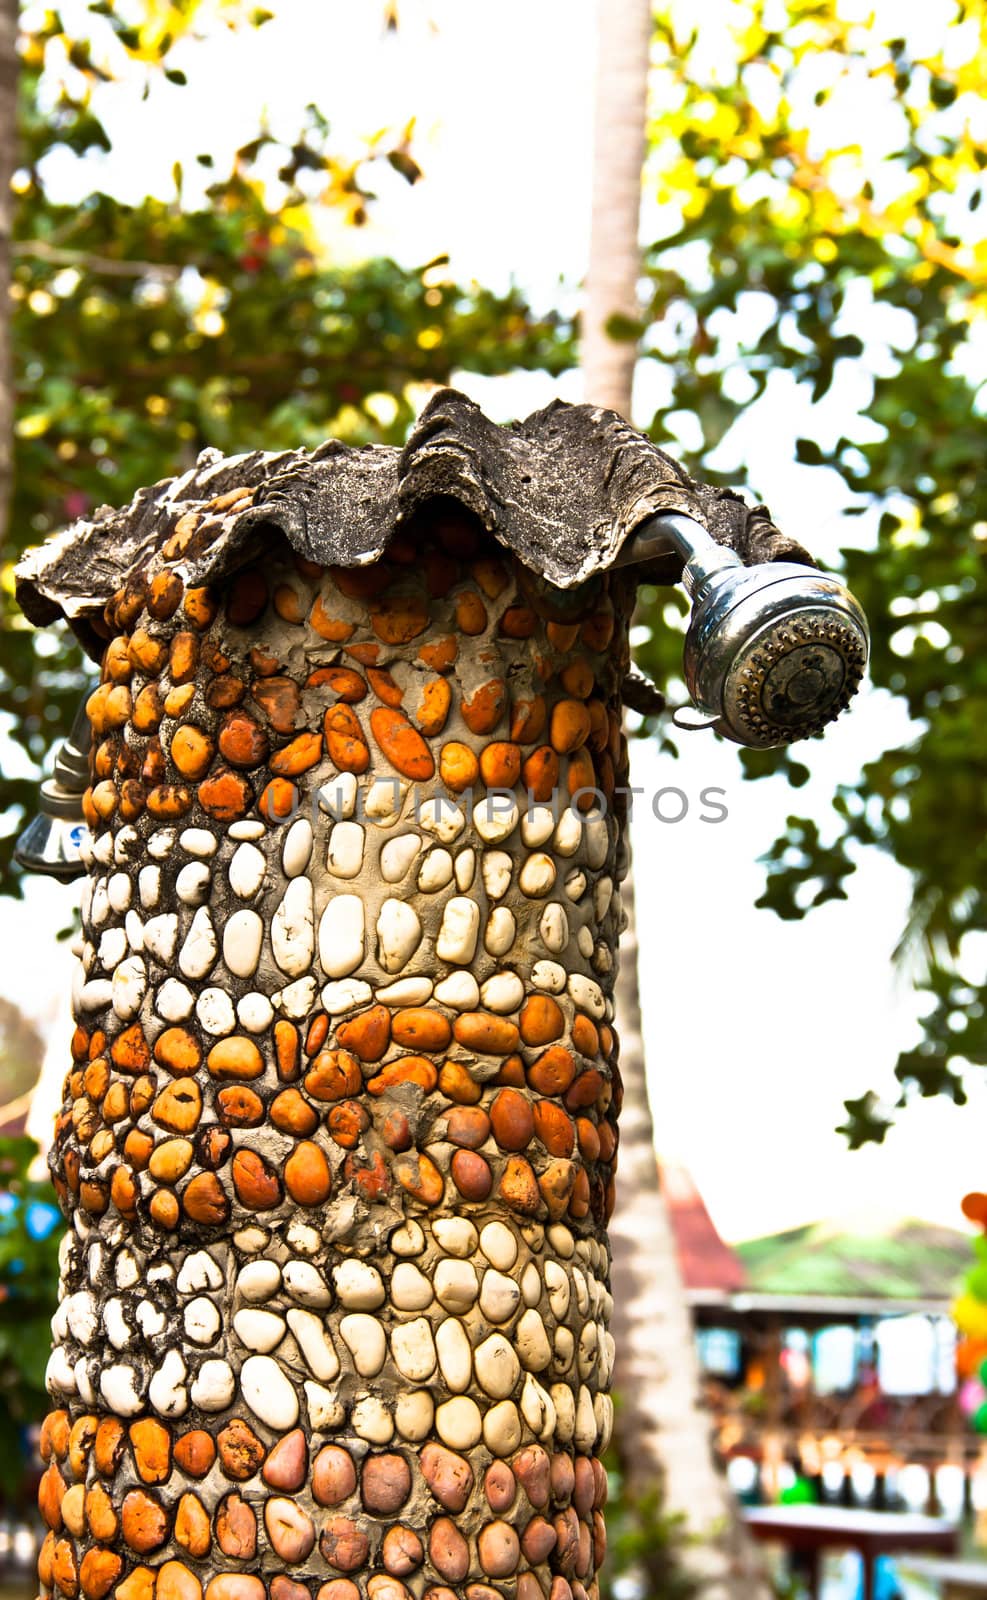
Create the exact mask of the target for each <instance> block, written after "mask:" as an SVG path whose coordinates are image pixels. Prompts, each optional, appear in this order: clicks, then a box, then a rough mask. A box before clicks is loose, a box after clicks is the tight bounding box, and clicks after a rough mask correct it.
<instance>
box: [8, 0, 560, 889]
mask: <svg viewBox="0 0 987 1600" xmlns="http://www.w3.org/2000/svg"><path fill="white" fill-rule="evenodd" d="M68 15H69V12H68V9H66V17H68ZM79 15H80V13H79V8H78V7H76V8H73V10H72V13H71V17H72V21H73V24H74V32H73V31H70V30H69V29H68V28H67V25H66V20H65V18H63V16H62V14H61V12H60V11H59V9H58V7H57V6H56V7H52V8H50V9H45V8H39V7H36V6H31V7H30V8H28V9H27V10H25V12H24V13H23V21H24V23H25V31H24V35H23V38H22V42H21V56H22V62H21V86H22V92H21V105H22V110H21V127H20V141H21V151H20V168H19V171H18V174H17V177H16V180H15V188H16V190H17V193H18V201H19V204H18V217H17V222H16V239H15V244H14V283H13V295H14V306H13V316H14V328H13V334H14V347H15V348H14V354H15V362H16V404H17V422H16V442H15V451H16V453H15V469H16V490H15V499H14V506H13V514H12V517H11V531H10V533H9V535H8V538H7V541H6V544H5V546H4V548H3V550H2V553H0V563H2V565H0V576H2V582H0V604H2V611H3V614H2V619H0V620H2V626H3V633H4V637H3V643H2V646H0V652H2V653H0V717H2V718H3V720H4V723H5V724H6V725H7V726H8V727H9V730H10V732H11V733H12V735H13V737H14V739H16V740H17V741H18V743H19V744H20V745H21V746H22V747H23V751H24V753H25V756H26V757H27V759H26V760H24V761H23V762H21V763H19V764H18V769H17V770H16V771H13V772H8V774H7V775H6V776H5V779H4V783H3V820H2V834H0V891H5V892H7V893H13V894H17V893H19V880H18V876H17V872H16V869H14V868H13V867H12V863H11V852H12V848H13V843H14V840H15V838H16V836H17V833H18V831H19V829H20V827H21V825H22V821H23V816H24V813H25V811H26V810H28V809H29V808H31V807H33V805H34V804H35V802H36V795H37V773H38V763H39V762H40V761H41V760H42V758H43V756H44V754H45V752H46V751H47V750H48V749H49V748H50V746H51V744H52V742H53V740H54V738H55V735H56V733H57V732H58V731H59V730H65V729H67V727H68V724H69V722H70V720H71V715H72V712H73V710H74V707H75V703H76V701H77V699H78V696H79V692H80V687H81V683H82V677H81V674H82V672H83V670H84V667H83V662H82V658H81V655H80V652H79V651H78V649H77V648H76V647H75V646H74V645H73V644H72V643H71V641H69V640H68V639H67V637H66V636H65V634H64V633H60V634H56V633H53V632H50V631H42V632H36V631H35V630H33V629H30V628H28V627H27V625H26V624H25V623H24V620H23V618H21V617H20V616H19V614H18V612H17V611H16V608H15V607H14V604H13V598H12V565H13V563H14V561H15V560H16V559H17V557H18V555H19V554H20V552H21V551H22V550H23V549H24V548H25V547H26V546H27V545H30V544H36V543H38V542H39V541H40V540H41V539H43V538H44V537H45V536H46V535H47V534H48V533H50V532H52V531H53V530H54V529H57V528H60V527H63V526H64V525H65V524H66V522H68V521H71V519H72V518H73V517H76V516H79V515H83V514H85V513H86V512H88V511H90V510H91V509H92V508H93V507H95V506H96V505H99V504H101V503H103V502H104V501H107V502H110V503H112V504H121V503H126V501H127V500H128V499H129V498H130V497H131V496H132V495H133V493H134V492H135V490H136V489H138V488H139V487H140V486H141V485H142V484H146V483H154V482H156V481H157V480H158V479H160V478H162V477H166V476H170V475H172V474H173V473H176V472H180V471H182V470H184V469H185V468H186V467H187V466H188V465H190V464H191V463H192V462H193V461H194V460H195V457H196V455H197V454H198V452H199V451H200V450H201V449H203V448H204V447H205V446H207V445H212V446H216V447H217V448H219V449H221V450H223V451H225V452H233V451H238V450H250V449H254V448H257V447H263V448H265V449H271V450H277V449H284V448H289V447H290V448H298V447H299V446H314V445H316V444H318V443H321V442H322V440H324V439H325V438H327V437H329V436H331V435H334V436H336V437H339V438H343V439H346V440H348V441H350V442H353V443H362V442H365V441H369V440H383V441H386V442H391V443H401V442H403V439H404V437H405V434H406V433H407V430H408V427H409V425H410V423H411V421H412V420H413V418H414V416H415V414H416V413H417V411H418V410H419V409H420V406H421V402H422V398H423V389H422V387H421V386H424V385H434V384H441V383H445V382H447V381H448V380H449V378H450V376H451V375H452V374H453V372H454V371H455V370H456V369H457V368H459V367H468V368H469V369H470V371H472V372H476V373H482V374H496V373H503V372H509V371H512V370H514V369H516V368H538V367H544V368H546V369H548V370H549V371H551V372H559V371H561V370H562V369H563V368H565V367H567V366H571V365H572V364H573V360H574V355H573V346H572V338H571V329H570V328H569V327H568V326H567V325H566V324H565V322H564V321H563V320H562V319H561V318H560V317H558V316H556V315H554V314H550V315H547V316H544V317H539V316H536V315H535V313H534V312H533V311H532V309H531V307H530V306H529V305H528V303H527V301H526V300H525V298H524V296H523V295H521V294H520V293H519V292H517V291H515V290H509V291H507V292H506V293H503V294H494V293H492V292H490V291H488V290H486V289H484V288H482V287H480V286H478V285H476V284H469V285H465V286H463V285H458V284H456V283H454V282H453V281H452V280H451V278H450V276H449V273H448V270H447V264H446V261H445V258H439V259H437V260H435V261H432V262H429V263H427V264H426V265H424V266H422V267H421V268H419V269H417V270H411V269H408V268H405V267H403V266H399V265H398V264H397V263H395V262H394V261H390V260H382V259H369V260H366V261H362V262H360V263H359V264H354V265H340V264H338V263H336V262H334V261H333V260H331V259H329V258H328V252H327V249H326V247H325V245H324V244H323V243H322V241H321V238H320V228H322V229H323V230H324V229H325V226H326V223H327V221H328V220H330V219H333V220H335V221H336V222H339V221H342V222H344V223H346V224H350V225H352V226H353V227H359V226H360V225H361V224H362V223H363V222H365V221H366V219H367V215H368V208H370V207H371V206H372V204H373V199H374V196H373V192H372V190H371V189H370V187H369V185H370V183H371V181H372V179H373V173H374V172H375V171H376V170H379V169H380V168H381V167H386V168H387V170H388V171H391V170H394V171H397V172H398V173H399V174H400V176H401V177H402V178H404V179H405V180H406V181H407V182H409V183H414V182H415V181H417V179H418V178H419V177H420V176H421V174H420V170H419V167H418V165H417V162H416V161H415V158H414V154H413V151H412V148H411V139H412V133H413V129H411V128H403V129H400V130H397V131H394V132H391V131H387V130H385V131H384V132H379V133H377V134H375V135H374V136H373V137H372V138H370V139H369V140H368V141H367V144H366V148H365V149H363V150H361V151H360V152H359V153H358V155H357V156H356V157H354V156H353V155H352V154H348V155H347V156H345V157H343V156H340V155H339V154H337V153H334V146H333V140H332V137H331V130H330V127H329V124H328V122H327V120H326V117H325V115H324V114H323V112H322V110H320V109H319V108H318V107H315V106H309V107H308V108H307V110H306V111H305V113H304V116H303V118H302V121H301V124H300V126H299V127H298V129H297V132H296V134H295V136H294V137H293V138H291V139H287V140H286V139H283V138H276V137H275V136H274V134H273V133H272V132H270V131H269V130H268V129H266V128H260V129H259V130H258V132H257V136H256V137H255V138H253V139H252V140H251V141H250V142H249V143H248V144H246V145H245V146H244V147H243V148H241V149H240V150H239V151H238V152H237V154H236V156H235V159H234V161H233V163H232V166H231V167H230V170H228V171H223V172H220V171H218V170H216V168H215V165H214V157H213V156H212V155H211V154H210V152H208V151H203V152H202V153H201V155H199V157H198V169H199V173H200V174H202V173H204V174H206V176H207V177H208V179H209V182H208V185H207V187H206V188H205V192H204V194H202V193H201V191H202V184H201V181H199V180H196V181H195V182H193V181H192V175H190V174H186V173H183V172H182V170H181V169H180V168H179V167H176V168H175V171H174V174H173V177H174V184H175V191H174V196H173V197H172V198H170V199H167V200H163V199H161V198H158V197H155V196H153V195H149V196H148V197H147V198H145V199H143V200H141V201H140V202H139V203H138V204H129V205H128V204H123V203H121V201H120V200H118V199H116V198H114V197H113V195H112V194H111V193H109V192H107V188H106V187H105V182H106V180H105V174H106V172H107V171H110V170H112V161H110V162H109V163H108V164H107V163H106V162H104V159H103V158H104V153H105V152H109V153H110V156H111V157H112V154H113V148H112V143H111V137H110V132H109V131H108V127H107V124H106V122H105V121H104V120H103V117H104V109H103V108H104V100H103V98H102V91H103V89H104V88H105V86H106V85H107V84H109V85H111V86H112V87H114V88H115V87H118V86H119V85H120V84H121V83H123V84H129V85H131V86H135V85H136V87H138V88H139V89H140V92H141V95H143V98H144V100H145V101H146V100H149V99H150V98H151V97H153V96H155V95H159V94H168V95H171V96H172V97H173V99H174V103H175V115H176V116H180V115H181V100H182V95H183V93H185V92H187V91H185V90H183V88H182V85H183V83H184V82H185V79H186V76H187V75H188V78H189V81H191V74H192V73H193V71H194V61H195V43H196V40H195V32H196V30H197V29H198V30H202V31H208V30H209V29H210V28H211V29H213V30H215V28H216V27H217V26H219V27H221V26H223V25H224V24H226V25H229V26H238V27H241V28H243V27H249V28H255V27H261V26H263V25H264V24H265V22H266V21H267V19H268V17H269V13H268V12H266V11H265V10H263V9H261V8H258V7H254V6H250V5H239V4H233V3H232V0H228V3H225V4H223V3H221V0H211V3H208V4H207V3H206V0H200V3H193V0H180V3H171V4H168V3H164V0H141V3H140V4H139V5H127V6H124V5H122V4H121V5H116V4H111V3H108V0H89V4H88V7H87V8H84V9H83V11H82V16H83V18H84V19H85V29H83V28H82V27H81V25H80V22H79ZM135 17H138V18H141V19H143V20H141V21H140V22H139V23H135V22H134V20H133V19H134V18H135ZM176 56H177V60H180V62H181V63H182V65H181V66H179V65H178V64H177V60H176ZM143 137H144V134H143V132H142V126H141V99H140V96H136V97H135V103H134V108H133V111H132V113H131V120H130V123H129V125H128V140H130V139H132V140H133V142H134V144H135V146H137V147H139V146H140V142H141V140H142V138H143ZM66 163H68V164H69V166H70V168H71V171H72V172H73V173H74V174H75V177H74V178H73V182H76V181H78V177H79V174H82V175H83V177H84V178H85V183H86V187H87V193H86V194H85V196H84V198H83V199H82V200H81V202H79V203H75V201H74V200H73V203H72V204H67V203H63V199H62V197H63V196H64V185H65V173H66V170H67V168H66ZM132 170H133V165H132V163H131V165H130V166H129V167H128V176H130V175H132ZM196 192H199V195H200V198H199V199H198V200H197V199H196V198H195V193H196ZM186 195H188V196H189V198H185V197H186Z"/></svg>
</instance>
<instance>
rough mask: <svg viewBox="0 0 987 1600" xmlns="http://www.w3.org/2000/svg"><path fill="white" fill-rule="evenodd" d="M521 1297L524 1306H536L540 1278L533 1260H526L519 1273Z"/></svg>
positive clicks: (539, 1295) (538, 1296)
mask: <svg viewBox="0 0 987 1600" xmlns="http://www.w3.org/2000/svg"><path fill="white" fill-rule="evenodd" d="M521 1299H522V1300H523V1301H524V1303H525V1305H526V1306H536V1305H537V1304H538V1302H539V1300H540V1299H541V1278H540V1277H539V1276H538V1268H537V1266H536V1264H535V1263H534V1262H533V1261H529V1262H528V1264H527V1266H526V1267H525V1269H524V1271H523V1272H522V1274H521Z"/></svg>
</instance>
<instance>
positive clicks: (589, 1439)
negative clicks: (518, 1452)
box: [522, 1383, 596, 1455]
mask: <svg viewBox="0 0 987 1600" xmlns="http://www.w3.org/2000/svg"><path fill="white" fill-rule="evenodd" d="M522 1403H523V1396H522ZM534 1431H535V1430H534V1429H532V1432H534ZM572 1437H573V1442H574V1444H575V1446H576V1449H577V1450H582V1451H584V1452H585V1453H586V1455H589V1453H590V1451H591V1450H592V1449H593V1446H594V1445H595V1444H596V1412H595V1411H594V1410H593V1396H592V1395H591V1394H590V1392H589V1390H588V1388H587V1387H586V1385H585V1383H581V1384H580V1385H579V1394H578V1397H577V1399H576V1426H575V1430H574V1432H573V1435H572Z"/></svg>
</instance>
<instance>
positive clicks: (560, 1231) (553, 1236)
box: [548, 1222, 576, 1261]
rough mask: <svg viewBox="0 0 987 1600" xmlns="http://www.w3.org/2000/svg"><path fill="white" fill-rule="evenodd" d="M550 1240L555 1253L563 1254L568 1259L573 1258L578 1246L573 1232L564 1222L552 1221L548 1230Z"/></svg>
mask: <svg viewBox="0 0 987 1600" xmlns="http://www.w3.org/2000/svg"><path fill="white" fill-rule="evenodd" d="M548 1242H549V1244H550V1245H551V1247H552V1250H553V1252H554V1253H555V1255H557V1256H562V1257H563V1259H564V1260H566V1261H568V1260H570V1259H571V1257H572V1254H573V1251H574V1250H575V1248H576V1241H575V1240H574V1239H573V1237H572V1232H571V1230H570V1229H569V1228H567V1227H566V1225H565V1223H564V1222H553V1223H552V1225H551V1227H550V1228H549V1230H548Z"/></svg>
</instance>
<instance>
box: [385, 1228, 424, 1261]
mask: <svg viewBox="0 0 987 1600" xmlns="http://www.w3.org/2000/svg"><path fill="white" fill-rule="evenodd" d="M388 1243H389V1245H390V1247H391V1251H392V1253H393V1254H394V1255H396V1256H401V1257H405V1256H420V1255H421V1253H422V1251H423V1250H424V1248H425V1234H424V1232H423V1231H422V1226H421V1223H420V1222H415V1221H414V1220H413V1219H409V1220H408V1221H407V1222H402V1224H401V1226H400V1227H399V1228H395V1230H394V1232H393V1233H392V1234H391V1237H390V1239H389V1240H388Z"/></svg>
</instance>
